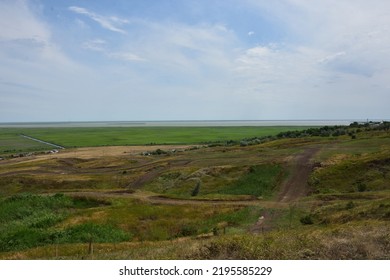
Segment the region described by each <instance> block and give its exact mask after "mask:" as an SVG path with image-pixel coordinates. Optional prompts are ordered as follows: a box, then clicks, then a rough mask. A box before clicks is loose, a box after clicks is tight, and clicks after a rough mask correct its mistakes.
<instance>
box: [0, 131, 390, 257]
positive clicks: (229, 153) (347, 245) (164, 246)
mask: <svg viewBox="0 0 390 280" xmlns="http://www.w3.org/2000/svg"><path fill="white" fill-rule="evenodd" d="M316 144H321V147H322V150H321V151H320V153H319V154H318V155H317V157H316V159H315V160H316V161H317V162H318V163H320V164H319V165H318V166H319V168H317V169H316V170H315V171H314V172H313V174H312V177H311V184H312V186H313V188H314V191H315V192H314V193H313V194H312V195H311V196H309V197H307V198H305V199H303V200H301V201H298V202H295V203H294V204H291V205H290V206H289V207H288V208H285V209H279V210H277V209H267V211H268V212H269V213H270V216H273V217H274V220H273V221H272V222H273V228H274V230H273V231H271V232H269V233H265V234H263V235H259V236H254V235H248V234H246V233H245V232H246V231H247V230H248V228H249V227H250V225H251V224H253V223H254V221H255V220H256V218H257V217H258V216H259V215H261V213H262V211H263V210H262V208H261V207H254V208H253V207H237V206H218V207H213V206H210V205H201V206H199V205H196V206H195V205H193V206H191V205H173V206H172V205H154V204H149V203H147V202H143V201H142V200H133V199H127V198H121V199H118V198H107V199H108V200H110V201H111V205H109V206H107V205H103V206H99V207H94V208H87V209H80V210H77V211H76V212H74V213H72V214H71V215H69V216H68V217H67V219H65V220H61V222H60V223H59V224H58V223H57V224H56V225H54V228H62V229H64V230H65V232H69V231H70V232H73V231H71V230H70V229H72V228H74V227H76V229H77V230H76V232H82V233H83V232H84V233H85V232H86V233H90V232H91V231H92V233H94V234H99V231H93V230H92V229H91V228H90V227H91V225H88V223H95V224H101V225H108V226H111V227H112V228H114V229H116V230H123V231H125V232H126V233H127V234H130V235H131V236H132V238H131V240H132V242H124V243H117V244H109V243H102V244H96V245H95V256H94V257H95V258H102V259H105V258H108V259H118V258H119V259H123V258H132V259H145V258H146V259H164V258H173V259H175V258H176V259H184V258H201V259H215V258H236V259H248V258H249V259H267V258H270V259H308V258H309V259H373V258H374V259H390V255H389V252H390V234H389V232H390V226H389V219H390V193H389V191H390V188H389V175H390V174H389V170H390V168H389V161H388V159H389V158H390V149H389V147H390V137H389V135H388V134H386V133H379V134H378V133H377V134H375V135H374V134H373V135H370V134H368V133H365V134H364V133H362V134H360V135H359V134H358V135H357V139H354V140H351V139H350V137H347V136H345V137H339V138H321V139H319V138H309V139H282V140H277V141H273V142H268V143H265V144H261V145H255V146H251V147H217V148H207V149H200V150H193V151H187V152H185V153H182V154H178V155H160V156H153V157H134V158H133V159H132V160H133V163H132V164H131V165H128V164H127V163H126V161H123V160H119V159H117V160H118V165H115V164H113V166H114V167H112V168H111V169H110V168H108V169H104V170H105V171H104V172H105V175H104V176H107V185H106V186H105V187H104V188H106V189H107V190H110V189H114V188H116V187H117V183H118V182H120V180H119V179H118V174H120V176H119V177H120V178H122V179H121V180H123V181H124V182H125V183H128V182H131V181H132V180H135V179H136V178H138V177H139V176H143V175H145V174H148V173H152V174H155V176H154V177H153V178H150V180H149V181H145V182H144V183H145V185H144V187H146V188H148V189H149V190H153V191H155V192H158V193H164V188H167V190H168V192H171V193H175V192H176V195H179V196H181V195H182V194H183V193H185V194H186V195H185V196H186V197H187V198H191V191H192V190H193V188H194V186H195V183H196V182H197V180H199V179H200V180H201V182H202V184H201V187H200V192H199V196H201V195H202V191H205V190H208V191H209V192H210V193H212V192H213V191H217V190H218V188H221V187H222V189H223V190H225V192H228V190H229V189H231V188H232V186H234V184H236V183H239V182H248V181H249V182H250V181H251V178H250V174H251V172H249V171H250V168H251V167H254V168H257V167H259V166H268V167H272V166H281V167H283V166H284V162H285V161H286V159H288V158H289V157H290V156H291V155H292V154H293V153H296V152H299V151H300V150H302V149H304V148H305V147H306V146H308V145H309V146H312V145H316ZM114 160H115V159H114V158H113V159H111V161H114ZM176 161H183V162H188V163H187V164H184V165H176V164H175V162H176ZM99 162H100V161H99V159H93V160H91V161H88V160H86V161H83V162H78V161H73V162H69V161H68V162H64V161H54V162H51V163H50V164H52V167H53V165H54V166H55V167H56V168H58V170H61V169H63V168H67V171H68V172H70V171H71V170H73V172H74V173H72V174H73V175H72V176H75V177H76V178H77V176H85V175H86V174H89V176H92V177H94V176H95V175H94V173H93V172H94V170H100V172H101V171H102V169H101V167H103V165H104V164H105V163H104V162H105V161H104V160H103V159H101V162H100V163H99ZM136 162H138V163H136ZM47 164H48V163H47V162H46V163H39V165H41V166H42V167H41V171H42V172H48V170H50V169H51V168H48V166H47ZM275 164H277V165H275ZM130 166H131V169H130ZM137 166H138V167H137ZM79 167H82V168H81V170H80V168H79ZM92 167H93V168H92ZM34 168H36V167H34ZM91 168H92V169H91ZM96 168H97V169H96ZM99 168H100V169H99ZM2 170H3V171H4V169H2ZM45 170H46V171H45ZM124 170H126V171H127V173H125V174H124V173H123V171H124ZM9 171H11V170H9ZM79 171H81V173H83V174H78V172H79ZM255 171H256V170H255ZM23 172H24V173H26V172H27V173H28V171H23ZM255 173H256V172H255ZM270 173H272V172H266V174H265V175H266V176H265V175H264V174H263V175H262V174H261V172H260V173H258V175H259V177H261V176H265V178H266V177H267V176H268V175H269V174H270ZM275 174H277V172H275ZM10 176H11V177H12V175H10ZM31 176H32V177H33V178H35V179H36V180H37V181H36V184H37V186H36V188H37V189H36V190H39V187H38V184H39V183H41V184H42V185H43V186H45V184H47V189H48V190H50V186H52V183H53V182H57V181H58V176H59V175H57V174H46V175H45V174H43V173H41V175H40V177H36V175H31ZM248 176H249V178H248ZM275 176H278V175H275ZM271 177H272V176H271ZM18 178H20V174H19V175H18ZM50 178H51V179H50ZM110 178H111V179H110ZM194 178H195V179H194ZM63 180H66V179H65V178H63ZM89 180H90V179H87V181H89ZM109 182H111V183H109ZM114 182H116V183H114ZM186 182H187V183H188V185H187V187H186ZM67 184H69V186H71V185H72V184H71V183H70V182H68V183H67ZM359 184H365V185H366V187H365V188H362V187H360V189H359V188H358V186H359ZM80 186H81V187H82V185H80ZM4 187H5V186H2V189H3V188H4ZM28 187H29V186H27V185H25V184H24V183H19V189H18V192H20V191H25V190H26V188H27V189H28ZM139 188H141V189H142V187H139ZM63 189H66V188H65V185H61V184H60V183H58V184H57V185H56V186H55V191H61V190H63ZM52 191H54V190H52ZM4 194H6V193H4ZM303 217H307V219H305V220H304V221H308V220H309V221H310V223H307V222H305V224H302V223H301V222H300V220H302V218H303ZM221 223H225V224H227V225H228V230H227V235H225V236H216V237H212V238H210V239H206V240H199V239H195V238H193V236H195V235H197V234H202V233H210V232H212V231H213V228H215V227H218V225H219V224H221ZM83 224H87V225H86V226H83ZM77 226H79V227H77ZM66 229H68V231H66ZM278 229H279V230H278ZM102 231H103V233H104V232H105V231H104V230H102ZM103 233H101V234H102V235H103V236H104V234H103ZM74 234H75V233H74ZM76 236H77V235H76ZM179 236H181V237H185V239H184V240H185V241H184V242H183V241H181V240H182V239H180V238H179V239H178V238H177V237H179ZM186 236H187V237H186ZM171 239H173V241H168V242H166V241H164V240H171ZM129 240H130V239H129ZM137 240H139V241H142V242H140V243H139V242H137ZM79 241H80V240H79ZM46 244H47V245H45V246H41V247H38V248H33V249H30V250H27V251H24V252H20V251H17V252H9V253H2V254H1V257H2V258H56V256H55V253H54V252H55V251H56V250H57V249H55V244H53V243H50V242H48V243H46ZM57 247H59V248H58V251H59V256H58V257H59V258H61V257H62V258H84V257H91V256H88V249H87V248H88V244H86V243H85V242H84V243H79V244H73V245H72V244H70V243H69V242H64V244H60V245H59V246H57Z"/></svg>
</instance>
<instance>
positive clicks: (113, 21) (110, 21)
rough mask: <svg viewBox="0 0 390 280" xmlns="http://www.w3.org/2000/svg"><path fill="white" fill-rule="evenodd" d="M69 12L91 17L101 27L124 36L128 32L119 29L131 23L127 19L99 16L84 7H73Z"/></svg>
mask: <svg viewBox="0 0 390 280" xmlns="http://www.w3.org/2000/svg"><path fill="white" fill-rule="evenodd" d="M69 10H70V11H72V12H75V13H77V14H81V15H85V16H87V17H89V18H90V19H92V20H94V21H96V22H97V23H99V24H100V26H101V27H103V28H105V29H107V30H110V31H113V32H118V33H122V34H126V31H125V30H124V29H121V28H119V27H118V25H119V26H121V25H123V24H126V23H128V22H129V21H128V20H126V19H121V18H118V17H116V16H102V15H99V14H96V13H94V12H90V11H88V10H87V9H85V8H82V7H76V6H71V7H69Z"/></svg>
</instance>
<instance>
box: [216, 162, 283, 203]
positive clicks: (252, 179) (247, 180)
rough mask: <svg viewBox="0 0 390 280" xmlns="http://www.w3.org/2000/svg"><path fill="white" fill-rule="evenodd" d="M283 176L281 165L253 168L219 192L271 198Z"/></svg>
mask: <svg viewBox="0 0 390 280" xmlns="http://www.w3.org/2000/svg"><path fill="white" fill-rule="evenodd" d="M282 176H283V169H282V167H281V166H279V165H258V166H252V167H250V169H249V172H248V173H247V174H245V175H243V176H242V177H241V178H239V179H238V180H237V181H236V182H234V183H233V184H231V185H230V186H227V187H225V188H223V189H221V190H219V191H218V192H219V193H223V194H234V195H253V196H256V197H260V196H261V197H263V198H269V197H271V196H272V195H273V194H274V191H275V188H276V186H277V184H278V183H279V182H280V180H281V178H282Z"/></svg>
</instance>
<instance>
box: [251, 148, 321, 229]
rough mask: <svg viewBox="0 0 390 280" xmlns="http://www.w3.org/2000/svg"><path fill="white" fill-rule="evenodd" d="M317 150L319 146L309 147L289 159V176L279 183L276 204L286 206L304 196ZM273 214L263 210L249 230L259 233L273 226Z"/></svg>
mask: <svg viewBox="0 0 390 280" xmlns="http://www.w3.org/2000/svg"><path fill="white" fill-rule="evenodd" d="M319 150H320V147H310V148H307V149H305V150H304V151H303V152H302V153H299V154H297V155H295V156H294V157H292V159H290V163H289V176H288V177H287V178H286V180H285V181H284V182H283V183H282V185H281V188H280V191H279V194H278V197H277V200H276V202H275V204H276V205H278V206H279V205H284V206H286V205H288V204H291V203H293V202H295V201H297V200H298V199H300V198H301V197H304V196H306V195H307V194H308V193H309V192H310V188H309V185H308V179H309V176H310V173H311V172H312V171H313V167H314V163H313V162H312V159H313V158H314V156H315V155H316V154H317V152H318V151H319ZM279 208H280V206H279ZM275 215H277V214H274V213H271V212H270V211H269V210H265V211H264V212H263V215H262V216H260V217H259V219H258V221H257V222H256V224H254V225H253V226H252V227H251V229H250V232H252V233H261V232H264V231H269V230H271V229H272V227H273V226H272V222H271V221H272V220H273V219H275V218H276V216H275Z"/></svg>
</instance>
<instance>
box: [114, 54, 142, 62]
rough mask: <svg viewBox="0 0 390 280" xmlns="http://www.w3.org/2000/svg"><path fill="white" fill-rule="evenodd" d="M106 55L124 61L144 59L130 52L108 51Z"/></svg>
mask: <svg viewBox="0 0 390 280" xmlns="http://www.w3.org/2000/svg"><path fill="white" fill-rule="evenodd" d="M108 56H109V57H111V58H114V59H118V60H124V61H145V59H143V58H141V57H140V56H138V55H136V54H133V53H130V52H113V53H109V54H108Z"/></svg>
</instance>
